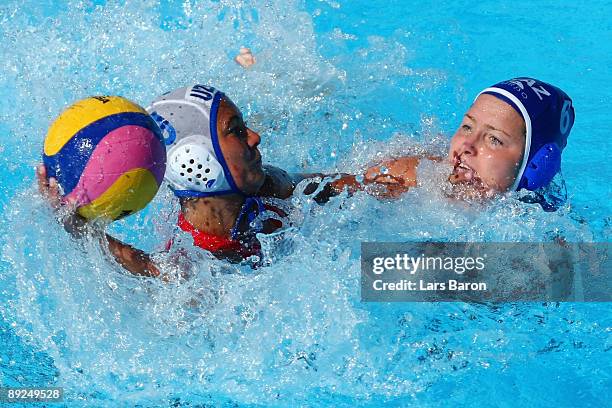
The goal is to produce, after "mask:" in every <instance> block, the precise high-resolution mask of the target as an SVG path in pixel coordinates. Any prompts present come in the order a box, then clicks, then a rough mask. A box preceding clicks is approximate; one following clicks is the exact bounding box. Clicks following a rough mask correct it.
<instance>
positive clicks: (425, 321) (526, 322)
mask: <svg viewBox="0 0 612 408" xmlns="http://www.w3.org/2000/svg"><path fill="white" fill-rule="evenodd" d="M127 3H128V4H127V5H124V4H123V3H121V4H120V3H119V2H106V1H96V2H93V3H88V2H68V3H64V2H58V3H57V4H56V3H54V2H51V1H47V2H38V1H30V2H25V3H24V2H10V1H9V2H5V3H3V4H2V5H0V33H1V38H2V41H1V43H0V50H1V55H2V59H1V61H0V66H1V71H2V76H1V77H0V95H1V96H2V98H0V132H1V134H2V136H1V138H0V165H1V168H2V185H1V190H2V194H0V206H1V210H0V211H1V213H0V217H1V220H2V224H1V225H2V231H1V232H2V233H1V236H0V253H1V256H0V347H1V348H0V384H2V385H11V386H15V385H29V386H32V385H55V386H62V387H64V388H65V390H66V405H67V406H96V407H99V406H107V407H117V406H130V407H131V406H137V405H139V406H143V407H144V406H162V407H163V406H198V405H197V404H208V405H215V406H217V405H220V406H224V405H227V406H236V405H237V406H327V405H334V406H355V405H366V406H381V405H383V404H385V405H389V404H390V405H395V406H399V405H401V406H424V407H430V406H431V407H438V406H448V405H459V406H463V405H470V406H498V407H510V406H551V407H552V406H555V407H573V406H577V405H580V406H585V407H588V406H593V407H599V406H606V405H608V404H609V401H608V398H607V394H609V390H610V389H612V377H611V375H610V373H611V372H612V370H611V368H612V367H611V364H610V361H611V360H610V351H611V350H612V343H611V340H610V331H611V330H612V316H611V314H610V308H609V306H608V305H606V304H589V303H581V304H579V303H575V304H570V303H562V304H507V305H502V306H498V307H488V306H483V305H474V304H464V303H454V304H413V303H405V304H364V303H361V302H360V298H359V243H360V242H361V241H366V240H367V241H375V240H379V241H383V240H387V241H397V240H422V239H440V240H447V241H453V240H455V241H524V242H538V241H543V240H548V239H550V237H551V236H555V235H559V234H560V235H562V236H564V237H565V238H566V239H568V240H569V241H577V242H583V241H585V242H591V241H592V242H598V241H606V242H609V241H610V236H611V226H610V225H611V222H612V217H611V214H612V211H611V209H612V204H611V202H612V200H611V198H612V194H611V189H610V182H609V180H608V175H609V174H612V164H610V161H609V157H610V154H611V153H612V152H611V149H610V145H611V144H610V141H609V129H610V118H609V112H608V105H609V103H610V101H612V95H611V92H610V88H609V86H607V83H608V80H609V67H610V66H612V46H611V45H610V44H612V42H611V41H610V39H611V38H610V32H612V7H611V6H610V5H609V4H608V3H607V2H605V1H591V2H588V4H587V5H581V4H579V3H575V2H574V3H567V4H563V5H560V4H559V3H558V2H552V1H549V2H545V1H541V2H528V1H519V2H516V1H515V2H498V1H482V2H479V3H477V4H476V3H474V2H452V4H428V5H426V6H424V5H422V4H420V3H418V2H414V4H409V3H408V2H404V1H384V2H383V1H368V2H366V1H361V0H359V1H348V0H346V1H333V0H329V1H306V2H301V1H275V0H266V1H263V0H262V1H258V0H255V1H249V2H229V1H208V2H193V1H191V2H189V1H186V2H179V1H161V2H159V3H156V2H138V1H128V2H127ZM241 45H247V46H250V47H251V48H252V49H253V50H254V52H255V54H256V56H257V57H258V64H257V65H256V66H255V67H254V68H253V69H250V70H243V69H241V68H240V67H238V66H237V65H235V64H234V63H233V62H232V61H231V59H232V57H233V55H235V53H236V52H237V50H238V49H239V47H240V46H241ZM519 75H531V76H535V77H540V78H542V79H543V80H546V81H548V82H551V83H554V84H558V85H559V86H560V87H562V88H563V89H564V90H566V91H567V93H568V94H569V95H571V96H572V98H573V100H574V105H575V108H576V115H577V116H576V123H575V126H574V130H573V131H572V134H571V136H570V140H569V143H568V147H567V149H566V151H565V153H564V158H563V174H564V178H565V180H566V183H567V187H568V194H569V201H568V204H567V206H565V207H564V208H562V209H561V210H560V211H558V212H557V213H545V212H543V211H542V210H541V209H540V208H539V207H537V206H530V205H527V204H523V203H520V202H518V201H517V200H515V199H514V198H512V197H506V198H501V199H497V200H495V201H493V202H492V203H491V204H490V205H489V206H487V207H486V208H484V209H483V208H480V207H479V208H473V207H470V206H464V205H461V204H453V203H449V202H447V201H445V200H443V199H442V194H441V192H440V191H439V188H438V187H437V184H436V182H435V181H436V180H439V179H440V177H443V174H442V173H441V170H440V169H439V168H436V167H435V166H433V165H431V166H428V165H425V166H423V167H422V168H421V169H420V174H423V175H427V176H428V179H430V180H431V181H429V182H427V181H424V182H423V185H422V186H420V187H419V188H416V189H414V190H413V191H411V192H410V193H408V194H406V195H405V196H404V197H403V198H402V199H401V200H398V201H394V202H380V201H377V200H375V199H374V198H372V197H369V196H367V195H362V194H357V195H355V196H354V197H351V198H347V197H340V198H338V199H335V200H332V201H331V202H330V203H329V204H328V205H326V206H324V207H319V206H317V205H316V204H313V203H312V202H311V201H310V200H309V199H308V198H307V197H305V196H303V195H301V194H297V195H296V197H295V198H294V200H293V201H292V203H291V204H292V205H293V207H294V210H293V211H292V213H291V217H293V218H294V220H295V223H296V227H295V228H293V229H290V230H286V231H283V232H282V233H280V234H277V235H276V236H272V237H263V238H262V240H263V241H264V242H263V244H264V248H265V249H266V251H265V256H266V260H267V261H268V262H269V263H270V266H269V267H266V268H261V269H260V270H257V271H252V270H250V269H248V268H243V267H240V266H235V265H227V264H225V263H223V262H220V261H216V260H212V259H210V257H208V256H207V255H206V254H205V253H202V251H195V250H193V249H192V248H189V247H187V248H186V250H187V251H188V252H189V255H190V257H191V258H192V259H193V263H192V265H191V266H189V265H185V266H184V267H183V268H184V269H185V270H189V271H190V273H191V274H192V275H193V277H192V278H191V279H190V280H188V281H186V282H183V283H181V284H169V285H168V284H162V283H160V282H157V281H151V280H146V279H137V278H134V277H131V276H128V275H127V274H126V273H125V272H123V271H122V269H121V268H120V267H119V266H117V265H116V264H115V263H113V262H112V261H110V260H109V257H108V254H105V253H104V252H103V251H102V250H101V249H100V247H99V246H98V245H97V243H96V242H94V241H91V242H90V241H81V242H75V241H73V240H71V238H70V237H68V236H67V234H66V233H65V232H64V231H63V230H62V228H61V227H60V226H59V225H57V223H56V222H55V221H54V218H53V215H52V213H51V212H50V210H49V209H48V208H47V207H46V206H45V204H44V203H43V202H42V200H41V198H40V197H39V196H38V195H37V193H36V192H35V188H34V187H33V167H34V165H35V164H36V163H37V162H38V161H39V159H40V153H41V149H42V139H43V137H44V134H45V132H46V129H47V127H48V125H49V123H50V122H51V120H53V118H54V117H55V116H56V115H57V114H58V113H59V112H60V111H61V110H62V109H63V108H64V107H65V106H66V105H67V104H69V103H71V102H72V101H74V100H76V99H79V98H82V97H84V96H87V95H91V94H108V93H116V94H121V95H123V96H126V97H128V98H130V99H133V100H135V101H138V102H139V103H141V104H143V105H146V104H147V103H148V102H149V101H150V100H152V99H153V98H154V97H155V96H156V95H158V94H160V93H162V92H165V91H167V90H170V89H173V88H176V87H178V86H182V85H185V84H188V83H192V82H196V81H197V82H209V83H213V84H216V85H217V86H218V87H220V88H221V89H223V90H225V91H226V93H227V94H228V95H230V96H231V97H232V98H233V100H234V101H235V102H236V103H237V105H238V106H240V107H241V108H242V109H243V112H244V113H245V116H246V118H247V121H248V122H249V124H250V126H251V127H253V128H254V129H256V130H259V131H260V133H261V135H262V139H263V141H262V148H261V150H262V155H263V157H264V161H266V162H268V163H271V164H274V165H277V166H280V167H283V168H285V169H287V170H290V171H328V172H331V171H337V170H339V171H345V172H358V171H361V170H363V168H364V167H365V166H366V165H367V164H368V163H373V162H375V161H376V159H377V158H379V159H380V158H382V157H386V156H389V155H393V154H401V153H411V152H415V151H416V152H419V151H423V150H427V151H430V152H438V153H440V152H444V151H445V149H446V147H447V143H448V135H449V134H452V132H453V131H454V127H455V126H456V125H457V123H458V120H459V117H460V116H461V115H462V114H463V112H464V111H465V109H466V108H467V107H468V106H469V104H470V102H471V100H472V98H473V96H474V95H475V94H476V93H477V92H478V91H479V90H480V89H481V88H483V87H485V86H488V85H490V84H492V83H495V82H497V81H499V80H501V79H506V78H509V77H513V76H519ZM439 135H443V136H439ZM424 179H425V177H424ZM176 211H177V205H176V203H175V202H174V201H173V199H172V197H171V195H170V194H169V193H168V191H167V188H165V187H163V188H162V190H160V194H159V195H158V196H157V197H156V199H155V200H154V202H153V203H152V204H151V205H150V206H149V207H148V208H147V209H146V210H145V211H143V212H141V213H139V214H138V215H136V216H133V217H131V218H129V219H127V220H125V221H122V222H118V223H115V224H114V225H113V226H112V227H111V229H110V231H111V232H112V233H113V234H114V235H116V236H117V237H119V238H121V239H123V240H125V241H127V242H129V243H132V244H134V245H136V246H137V247H139V248H141V249H144V250H147V251H158V250H159V248H160V247H161V246H162V245H163V243H164V242H165V241H166V240H167V239H168V238H169V237H170V236H171V234H172V230H173V223H174V221H175V219H176ZM156 256H157V257H158V262H159V263H160V264H162V265H164V267H165V268H167V270H168V271H170V272H172V267H171V266H170V261H169V259H168V256H167V255H164V254H158V255H156Z"/></svg>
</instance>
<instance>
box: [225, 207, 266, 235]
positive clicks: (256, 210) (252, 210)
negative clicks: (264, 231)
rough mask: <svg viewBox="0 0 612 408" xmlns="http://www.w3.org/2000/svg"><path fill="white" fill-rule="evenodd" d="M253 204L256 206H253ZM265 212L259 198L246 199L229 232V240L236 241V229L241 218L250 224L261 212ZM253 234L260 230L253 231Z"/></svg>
mask: <svg viewBox="0 0 612 408" xmlns="http://www.w3.org/2000/svg"><path fill="white" fill-rule="evenodd" d="M253 204H256V205H255V206H253ZM265 210H266V208H265V206H264V203H263V201H262V200H261V198H259V197H247V198H246V200H245V201H244V204H243V205H242V208H241V209H240V213H239V214H238V217H237V218H236V223H235V224H234V227H233V228H232V231H231V233H230V234H231V238H232V239H236V238H237V237H238V233H239V231H238V228H239V227H240V223H241V222H242V220H243V218H244V217H245V216H246V217H247V222H248V223H249V224H250V223H251V222H253V220H254V219H255V218H256V217H257V216H258V215H259V214H261V213H262V212H264V211H265ZM254 232H260V230H255V231H254Z"/></svg>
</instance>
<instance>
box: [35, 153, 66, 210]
mask: <svg viewBox="0 0 612 408" xmlns="http://www.w3.org/2000/svg"><path fill="white" fill-rule="evenodd" d="M36 178H37V181H38V191H39V192H40V194H41V195H42V196H43V197H45V198H46V199H47V201H48V202H49V204H51V206H52V207H53V208H58V207H59V206H60V203H61V199H62V195H61V194H60V189H59V185H58V184H57V180H56V179H55V177H51V178H49V179H47V169H46V168H45V165H44V164H43V163H40V164H39V165H38V166H36Z"/></svg>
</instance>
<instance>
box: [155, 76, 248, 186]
mask: <svg viewBox="0 0 612 408" xmlns="http://www.w3.org/2000/svg"><path fill="white" fill-rule="evenodd" d="M223 96H224V95H223V93H222V92H220V91H218V90H216V89H215V88H213V87H211V86H206V85H193V86H187V87H184V88H179V89H176V90H174V91H172V92H167V93H165V94H163V95H162V96H160V97H158V98H157V99H155V100H154V101H153V103H152V104H151V106H149V107H147V111H148V112H149V113H150V114H151V116H152V117H153V119H155V121H156V122H157V124H158V125H159V127H160V128H161V130H162V134H163V135H164V140H165V143H166V146H167V149H166V152H167V167H166V174H165V179H166V181H167V182H168V183H169V184H170V188H171V189H172V190H173V191H174V194H175V195H176V196H178V197H210V196H216V195H221V194H231V193H238V194H243V193H242V192H241V191H240V190H239V189H238V188H237V187H236V183H235V182H234V179H233V178H232V175H231V173H230V171H229V168H228V167H227V163H226V162H225V158H224V157H223V153H222V152H221V148H220V146H219V138H218V135H217V112H218V109H219V104H220V102H221V99H222V98H223Z"/></svg>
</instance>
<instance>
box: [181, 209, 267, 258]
mask: <svg viewBox="0 0 612 408" xmlns="http://www.w3.org/2000/svg"><path fill="white" fill-rule="evenodd" d="M178 226H179V228H180V229H182V230H183V231H185V232H188V233H190V234H191V236H192V237H193V244H194V245H196V246H198V247H200V248H202V249H206V250H207V251H210V252H213V253H214V252H219V251H223V252H226V251H233V252H237V253H239V254H240V255H242V256H243V257H245V258H246V257H249V256H251V255H255V254H258V253H259V249H260V248H259V245H253V246H251V247H246V246H244V245H243V244H242V243H241V242H240V241H238V240H234V239H231V238H227V237H224V236H221V235H215V234H210V233H208V232H204V231H200V230H198V229H197V228H195V227H194V226H193V225H191V223H190V222H189V221H187V220H186V219H185V217H184V216H183V214H182V213H180V214H179V219H178Z"/></svg>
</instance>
